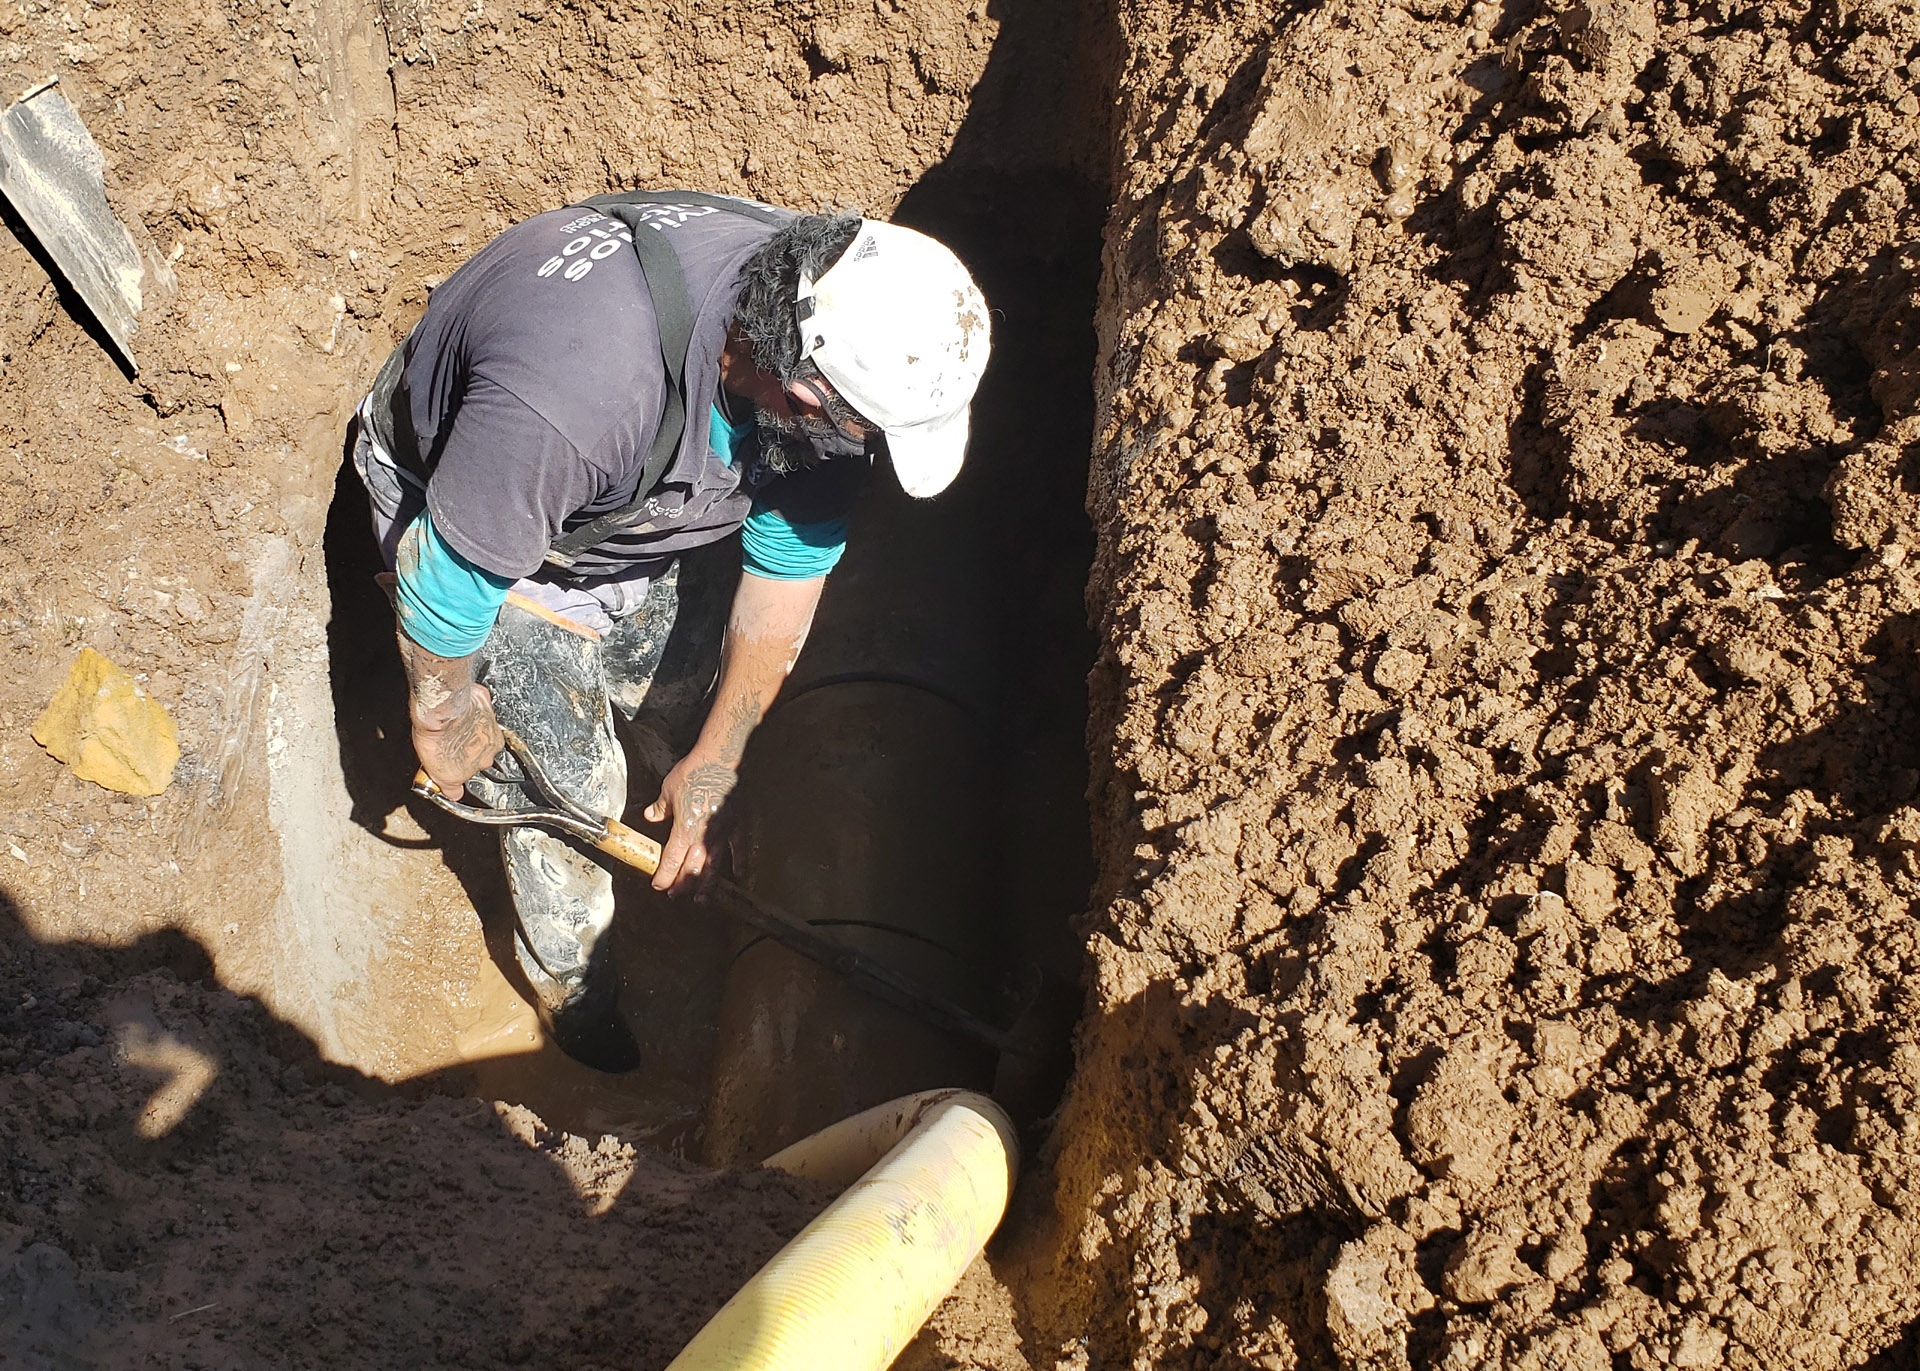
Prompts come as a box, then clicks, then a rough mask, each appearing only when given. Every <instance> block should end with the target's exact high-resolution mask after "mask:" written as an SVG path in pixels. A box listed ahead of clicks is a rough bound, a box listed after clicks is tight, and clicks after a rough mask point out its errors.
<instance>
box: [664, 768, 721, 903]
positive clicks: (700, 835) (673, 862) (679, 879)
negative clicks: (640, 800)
mask: <svg viewBox="0 0 1920 1371" xmlns="http://www.w3.org/2000/svg"><path fill="white" fill-rule="evenodd" d="M739 781H740V773H739V772H738V771H736V770H735V769H734V768H732V767H730V766H728V765H726V764H725V763H724V762H717V761H712V760H702V759H701V757H700V755H699V753H698V751H697V750H696V751H694V752H690V753H688V754H687V755H686V756H685V757H683V758H681V759H680V764H679V765H678V766H676V767H675V768H674V769H673V770H672V771H669V772H668V773H667V777H666V779H665V780H664V781H662V782H660V798H659V799H657V800H655V801H654V802H653V803H652V804H650V805H648V806H647V808H646V811H645V813H646V817H647V820H648V821H649V822H650V823H656V824H657V823H663V822H665V821H666V820H667V819H669V818H671V819H672V820H673V830H672V831H671V832H670V833H668V835H667V841H666V842H665V843H664V844H662V845H661V848H660V866H659V868H658V869H657V870H656V871H655V872H654V873H653V888H654V889H655V890H664V891H666V892H667V893H668V894H672V895H678V894H680V893H681V892H683V891H685V890H688V889H694V890H704V889H705V887H706V885H707V883H708V881H710V880H711V879H712V875H711V874H710V866H711V863H712V861H713V853H714V851H715V850H717V849H718V847H719V845H720V833H719V831H718V830H717V829H716V828H715V827H714V820H715V819H717V818H718V817H719V816H720V811H721V810H722V809H723V808H724V807H725V805H726V803H727V796H728V795H730V794H732V793H733V788H734V786H735V785H737V784H739Z"/></svg>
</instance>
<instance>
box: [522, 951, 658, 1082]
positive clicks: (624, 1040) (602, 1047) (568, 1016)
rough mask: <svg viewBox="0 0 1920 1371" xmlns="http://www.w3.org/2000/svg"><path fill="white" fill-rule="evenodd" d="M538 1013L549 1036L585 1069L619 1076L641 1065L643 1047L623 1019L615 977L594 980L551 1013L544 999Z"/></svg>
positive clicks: (578, 989)
mask: <svg viewBox="0 0 1920 1371" xmlns="http://www.w3.org/2000/svg"><path fill="white" fill-rule="evenodd" d="M538 1009H539V1013H540V1022H541V1024H542V1026H544V1027H545V1028H546V1030H547V1036H548V1037H549V1038H552V1039H553V1041H554V1042H555V1043H556V1044H557V1045H558V1046H559V1048H560V1050H561V1051H562V1052H564V1053H566V1054H567V1055H568V1056H569V1057H571V1058H573V1059H574V1060H575V1061H576V1062H579V1063H580V1064H581V1065H582V1066H590V1067H592V1068H593V1069H594V1070H596V1071H605V1072H606V1073H608V1074H609V1075H614V1076H617V1075H620V1074H622V1073H624V1072H628V1071H632V1070H633V1069H634V1068H635V1067H637V1066H639V1065H640V1044H639V1042H638V1041H637V1040H636V1039H635V1038H634V1036H633V1030H632V1029H630V1028H628V1027H627V1021H626V1019H624V1018H623V1017H621V1014H620V1004H619V987H618V985H617V983H616V982H615V979H614V977H613V976H612V975H604V976H594V977H591V978H590V979H589V980H588V981H587V982H586V983H585V984H583V985H579V986H576V987H575V988H574V990H573V992H572V993H571V994H570V995H568V996H567V997H566V998H565V999H564V1000H562V1001H561V1002H560V1003H559V1004H558V1005H557V1006H555V1007H554V1008H552V1009H548V1008H547V1005H546V1001H545V999H544V997H543V998H542V999H541V1000H540V1002H539V1004H538Z"/></svg>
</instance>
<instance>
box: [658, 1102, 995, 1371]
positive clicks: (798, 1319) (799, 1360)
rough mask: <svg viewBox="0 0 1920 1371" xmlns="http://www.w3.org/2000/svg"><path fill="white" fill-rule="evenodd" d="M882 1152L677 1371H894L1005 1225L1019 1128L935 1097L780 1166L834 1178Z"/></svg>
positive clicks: (862, 1122) (897, 1105)
mask: <svg viewBox="0 0 1920 1371" xmlns="http://www.w3.org/2000/svg"><path fill="white" fill-rule="evenodd" d="M902 1129H904V1130H905V1136H904V1137H902V1136H900V1133H901V1130H902ZM896 1138H897V1139H898V1141H893V1140H894V1139H896ZM889 1144H891V1146H890V1148H889ZM882 1149H887V1150H886V1154H885V1155H884V1156H882V1157H880V1158H879V1160H878V1161H877V1162H876V1163H874V1164H873V1165H872V1167H871V1169H870V1170H868V1171H867V1172H866V1174H865V1175H863V1176H861V1177H860V1179H859V1180H857V1181H855V1182H854V1183H853V1185H852V1186H851V1187H849V1188H848V1189H847V1191H846V1192H845V1193H844V1194H842V1195H841V1196H840V1198H839V1199H837V1200H835V1201H834V1202H833V1203H832V1204H831V1205H829V1206H828V1207H827V1210H826V1212H825V1213H823V1214H821V1215H820V1217H819V1218H817V1219H815V1220H814V1221H813V1222H812V1223H810V1224H808V1225H807V1226H806V1227H805V1228H804V1229H802V1230H801V1231H800V1234H799V1236H797V1237H796V1238H794V1240H793V1241H792V1242H790V1243H788V1244H787V1245H786V1246H785V1247H783V1248H781V1249H780V1251H778V1252H777V1253H775V1254H774V1256H773V1259H772V1260H771V1261H769V1262H768V1263H767V1264H766V1265H765V1266H763V1267H761V1268H760V1270H759V1272H758V1273H757V1274H755V1275H754V1277H753V1279H751V1280H749V1281H748V1282H747V1283H746V1284H745V1285H743V1286H741V1287H740V1290H739V1293H737V1294H736V1295H734V1297H733V1298H732V1299H730V1300H728V1301H727V1303H726V1305H725V1306H724V1307H723V1308H722V1309H721V1310H720V1312H719V1313H718V1314H715V1315H714V1316H713V1318H712V1319H710V1320H709V1321H708V1322H707V1326H706V1327H705V1328H703V1329H701V1330H700V1332H699V1333H697V1334H696V1335H695V1336H694V1339H693V1341H692V1342H690V1343H688V1344H687V1346H686V1348H685V1350H684V1351H682V1352H681V1353H680V1355H679V1356H677V1357H675V1358H674V1359H673V1363H672V1365H671V1366H670V1367H669V1368H668V1371H744V1369H745V1368H752V1369H753V1371H802V1368H807V1369H808V1371H812V1369H814V1368H833V1369H834V1371H884V1368H885V1367H888V1366H890V1365H892V1364H893V1359H894V1358H895V1357H897V1356H899V1355H900V1349H901V1348H903V1347H905V1346H906V1345H907V1342H908V1340H909V1339H911V1338H912V1337H913V1335H914V1334H915V1333H917V1332H919V1330H920V1325H921V1324H923V1323H925V1322H926V1321H927V1316H928V1315H930V1314H931V1313H933V1311H934V1309H935V1307H936V1306H938V1305H939V1303H940V1301H941V1300H942V1299H944V1298H945V1297H946V1295H947V1292H948V1291H949V1290H951V1289H953V1286H954V1283H955V1282H956V1281H958V1280H959V1279H960V1275H961V1273H962V1272H963V1271H965V1270H966V1269H967V1265H968V1263H970V1262H971V1261H972V1260H973V1259H974V1258H975V1257H976V1256H978V1255H979V1253H980V1249H981V1248H982V1247H984V1246H986V1242H987V1238H988V1237H989V1236H991V1234H992V1233H993V1230H994V1229H995V1228H996V1227H997V1226H998V1225H999V1223H1000V1218H1001V1215H1002V1214H1004V1213H1005V1212H1006V1207H1007V1196H1008V1194H1009V1193H1010V1192H1011V1191H1012V1189H1013V1180H1014V1176H1015V1174H1016V1172H1017V1169H1018V1166H1019V1145H1018V1143H1017V1142H1016V1140H1015V1137H1014V1132H1013V1124H1012V1122H1011V1121H1010V1120H1009V1119H1008V1118H1007V1116H1006V1114H1005V1113H1004V1112H1002V1110H1001V1109H1000V1106H998V1105H996V1104H995V1103H994V1102H993V1101H992V1100H989V1099H987V1098H986V1097H985V1096H984V1095H976V1094H973V1093H971V1092H968V1091H928V1092H925V1093H923V1094H921V1095H911V1096H908V1097H906V1098H905V1099H902V1100H895V1101H894V1102H893V1103H891V1104H886V1105H881V1106H880V1107H879V1108H877V1109H870V1110H868V1111H866V1112H865V1113H864V1114H857V1115H855V1116H854V1117H853V1118H851V1119H846V1120H842V1121H841V1122H840V1123H838V1124H835V1125H833V1126H832V1127H831V1128H828V1129H824V1130H822V1131H821V1132H820V1133H817V1134H815V1135H814V1136H813V1137H812V1138H809V1139H806V1140H803V1141H802V1142H799V1143H796V1144H794V1146H792V1147H790V1148H786V1149H784V1150H783V1151H781V1152H778V1153H776V1154H774V1156H773V1157H770V1158H768V1161H767V1164H768V1165H769V1166H776V1167H778V1168H779V1169H782V1170H788V1171H791V1172H793V1173H794V1174H797V1175H811V1176H816V1177H819V1178H822V1179H825V1178H829V1177H831V1176H833V1175H834V1174H835V1173H843V1172H845V1171H846V1169H847V1168H848V1167H849V1164H850V1162H851V1161H852V1160H853V1159H854V1158H856V1157H858V1156H859V1155H860V1153H861V1152H862V1151H866V1152H868V1153H875V1152H877V1151H879V1150H882Z"/></svg>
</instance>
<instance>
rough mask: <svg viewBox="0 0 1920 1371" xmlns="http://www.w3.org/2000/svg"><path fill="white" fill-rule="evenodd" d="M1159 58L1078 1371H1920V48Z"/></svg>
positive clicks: (1117, 262)
mask: <svg viewBox="0 0 1920 1371" xmlns="http://www.w3.org/2000/svg"><path fill="white" fill-rule="evenodd" d="M1123 28H1124V34H1125V40H1126V47H1127V52H1128V54H1129V56H1128V62H1127V66H1126V68H1125V70H1124V71H1123V72H1122V75H1121V78H1120V91H1121V107H1120V111H1119V118H1120V134H1119V146H1118V149H1117V152H1116V167H1117V169H1118V174H1117V177H1116V205H1115V207H1114V210H1113V214H1112V218H1111V220H1110V227H1109V232H1108V244H1107V262H1106V279H1105V284H1104V287H1103V307H1102V313H1101V317H1100V327H1101V329H1102V350H1101V363H1100V368H1099V371H1098V374H1097V377H1096V385H1097V390H1098V395H1099V398H1100V406H1101V409H1100V414H1099V424H1100V433H1099V438H1098V441H1097V444H1096V451H1095V456H1094V466H1093V471H1092V477H1091V484H1090V492H1089V507H1090V509H1091V511H1092V513H1093V515H1094V517H1095V521H1096V524H1097V527H1098V531H1099V552H1098V559H1097V563H1096V567H1095V572H1094V577H1093V584H1092V589H1091V606H1092V609H1093V612H1094V614H1095V616H1096V619H1097V622H1098V625H1099V630H1100V634H1101V641H1102V656H1101V659H1100V662H1099V665H1098V668H1097V669H1096V672H1095V675H1094V681H1093V717H1092V721H1091V724H1090V730H1089V731H1090V739H1091V746H1092V751H1093V760H1094V775H1095V781H1094V787H1093V795H1092V798H1093V802H1094V806H1095V824H1096V832H1097V834H1098V835H1099V838H1100V842H1101V848H1100V878H1099V885H1098V889H1097V891H1096V898H1095V913H1094V914H1093V915H1092V916H1091V918H1090V921H1089V923H1088V924H1087V926H1086V928H1085V933H1086V937H1087V940H1088V943H1089V946H1090V948H1091V951H1092V956H1093V963H1094V972H1093V974H1094V978H1095V984H1094V988H1093V1003H1092V1006H1091V1012H1090V1013H1089V1015H1088V1017H1087V1018H1086V1020H1085V1021H1084V1023H1083V1027H1082V1037H1081V1042H1080V1068H1079V1072H1078V1074H1077V1076H1076V1078H1075V1081H1074V1084H1073V1086H1072V1088H1071V1091H1070V1095H1069V1099H1068V1102H1067V1105H1066V1107H1065V1109H1064V1110H1063V1112H1062V1114H1061V1117H1060V1120H1059V1126H1058V1129H1057V1131H1056V1134H1055V1148H1056V1153H1055V1158H1054V1160H1055V1165H1056V1168H1057V1177H1058V1190H1057V1195H1056V1204H1055V1219H1056V1222H1057V1225H1058V1227H1057V1236H1056V1240H1055V1241H1054V1242H1053V1244H1052V1245H1051V1246H1050V1247H1047V1248H1046V1249H1045V1252H1044V1256H1043V1257H1041V1258H1040V1259H1038V1261H1037V1263H1036V1265H1035V1268H1034V1269H1035V1271H1036V1272H1037V1273H1038V1274H1037V1275H1036V1277H1035V1280H1034V1282H1033V1284H1032V1285H1031V1286H1030V1287H1029V1288H1030V1289H1031V1290H1032V1291H1033V1292H1034V1293H1033V1298H1034V1301H1035V1308H1036V1309H1037V1310H1041V1311H1043V1312H1042V1313H1041V1314H1040V1315H1039V1316H1038V1324H1037V1327H1038V1329H1039V1330H1040V1331H1039V1332H1038V1333H1036V1337H1035V1342H1036V1343H1038V1344H1039V1345H1041V1346H1044V1347H1045V1348H1046V1350H1047V1352H1048V1354H1050V1355H1051V1354H1056V1353H1057V1355H1058V1356H1059V1357H1060V1358H1061V1361H1062V1364H1063V1365H1074V1366H1086V1367H1102V1368H1104V1367H1117V1366H1126V1365H1132V1366H1143V1367H1144V1366H1257V1367H1269V1368H1289V1367H1303V1368H1305V1367H1314V1368H1323V1367H1334V1366H1339V1367H1353V1368H1358V1367H1368V1368H1374V1367H1408V1366H1414V1367H1434V1368H1447V1369H1448V1371H1465V1369H1466V1368H1479V1367H1489V1368H1490V1367H1496V1366H1499V1367H1513V1368H1522V1367H1526V1368H1556V1369H1559V1371H1605V1369H1606V1368H1628V1367H1631V1368H1652V1367H1656V1366H1676V1367H1720V1366H1726V1367H1740V1368H1778V1367H1783V1366H1789V1365H1791V1366H1806V1367H1823V1368H1824V1367H1842V1366H1857V1365H1863V1364H1874V1365H1881V1366H1892V1365H1909V1364H1911V1361H1912V1356H1913V1350H1912V1341H1911V1335H1910V1334H1907V1333H1906V1330H1907V1329H1908V1328H1909V1326H1910V1325H1911V1324H1912V1321H1913V1320H1914V1319H1915V1318H1916V1316H1917V1315H1920V1296H1916V1293H1915V1292H1916V1288H1917V1287H1916V1283H1915V1279H1914V1277H1915V1271H1916V1267H1917V1266H1920V1093H1917V1092H1920V1036H1917V1030H1916V1027H1915V1006H1916V1004H1917V1003H1920V1000H1917V999H1916V997H1917V996H1920V937H1916V931H1915V925H1914V921H1913V913H1912V902H1913V899H1914V897H1915V895H1916V893H1920V867H1916V864H1915V851H1916V847H1915V844H1916V841H1920V839H1917V838H1916V834H1920V809H1917V808H1916V807H1915V805H1916V795H1915V790H1916V782H1917V781H1920V770H1917V769H1916V768H1917V767H1920V753H1917V752H1916V742H1915V737H1916V734H1915V725H1916V716H1915V695H1914V689H1915V686H1914V682H1915V680H1916V673H1915V668H1916V666H1917V665H1920V663H1916V661H1915V657H1914V653H1915V646H1916V638H1915V630H1914V625H1915V617H1914V616H1915V612H1916V609H1920V577H1917V576H1916V569H1915V566H1914V564H1913V549H1914V546H1915V543H1914V539H1915V536H1916V530H1917V529H1920V524H1916V519H1917V518H1920V501H1917V500H1916V497H1915V493H1914V492H1915V489H1916V487H1915V476H1914V468H1913V464H1914V462H1915V460H1916V459H1917V458H1920V408H1917V407H1916V398H1920V360H1916V358H1917V353H1916V345H1917V344H1920V306H1916V300H1915V295H1916V285H1917V284H1920V238H1917V237H1916V227H1917V226H1920V220H1917V219H1916V210H1915V206H1916V197H1920V152H1917V150H1916V142H1917V140H1920V118H1916V114H1920V95H1916V86H1920V15H1917V14H1916V10H1915V8H1914V6H1912V5H1911V4H1903V3H1895V2H1893V0H1869V2H1868V3H1859V4H1855V3H1836V0H1809V2H1807V3H1800V2H1799V0H1778V2H1777V3H1767V4H1747V3H1740V0H1580V3H1570V4H1566V5H1544V4H1537V3H1534V2H1533V0H1509V2H1508V3H1505V4H1500V3H1484V4H1479V3H1476V4H1473V5H1471V6H1470V7H1469V6H1465V5H1455V4H1449V3H1435V0H1401V2H1400V3H1393V4H1388V5H1385V6H1379V5H1364V4H1347V3H1342V2H1341V0H1329V3H1324V4H1317V5H1314V4H1307V5H1278V4H1246V3H1236V4H1227V5H1215V4H1195V3H1184V4H1183V3H1162V2H1160V0H1143V2H1141V3H1134V4H1131V5H1128V6H1126V7H1125V10H1124V21H1123ZM1903 1339H1904V1340H1903ZM1033 1352H1034V1349H1033V1348H1030V1349H1029V1353H1030V1355H1032V1354H1033ZM1875 1358H1878V1359H1879V1360H1874V1359H1875ZM1896 1358H1897V1360H1896Z"/></svg>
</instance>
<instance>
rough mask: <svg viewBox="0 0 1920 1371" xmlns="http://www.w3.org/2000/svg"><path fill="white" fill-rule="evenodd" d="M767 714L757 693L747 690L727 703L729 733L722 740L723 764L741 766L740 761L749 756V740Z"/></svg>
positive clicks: (721, 757)
mask: <svg viewBox="0 0 1920 1371" xmlns="http://www.w3.org/2000/svg"><path fill="white" fill-rule="evenodd" d="M766 712H767V711H766V708H765V706H764V705H762V704H761V702H760V695H759V692H757V691H753V690H745V691H742V692H740V693H739V694H738V695H735V696H734V697H733V698H732V699H731V700H729V701H727V704H726V716H727V717H726V724H727V732H726V736H725V737H723V738H722V739H721V740H720V760H721V761H722V762H724V763H726V764H727V765H728V766H738V765H740V759H741V758H742V757H744V756H746V755H747V739H748V738H750V737H752V736H753V730H754V729H756V728H758V727H759V725H760V719H761V717H762V716H763V715H765V713H766Z"/></svg>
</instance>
